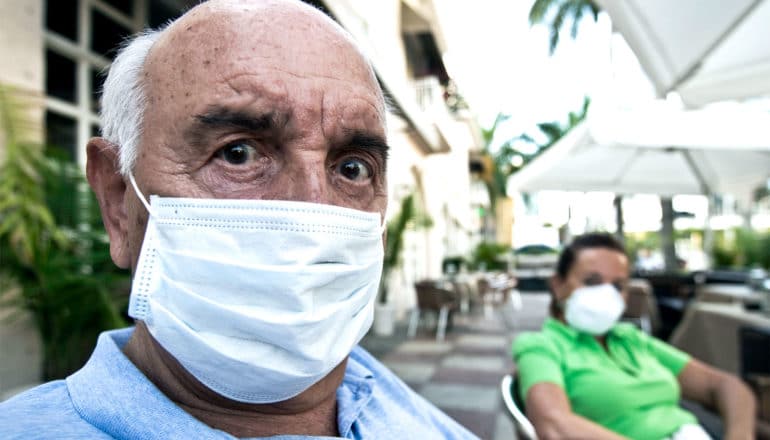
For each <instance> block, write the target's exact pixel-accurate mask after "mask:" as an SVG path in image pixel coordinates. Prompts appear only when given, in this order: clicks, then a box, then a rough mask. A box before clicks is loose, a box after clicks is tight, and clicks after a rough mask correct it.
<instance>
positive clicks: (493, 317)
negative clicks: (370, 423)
mask: <svg viewBox="0 0 770 440" xmlns="http://www.w3.org/2000/svg"><path fill="white" fill-rule="evenodd" d="M522 300H523V301H522V307H521V308H520V309H518V310H516V309H515V307H514V306H513V304H512V303H511V302H508V303H505V304H500V305H498V306H496V307H493V308H490V307H489V306H487V309H486V310H485V309H484V307H482V306H481V305H478V306H477V307H472V308H471V311H470V312H469V313H468V314H465V315H463V314H460V313H458V314H457V315H456V316H455V317H454V325H453V326H452V327H451V329H450V330H449V331H447V337H446V340H445V341H444V342H442V343H439V342H436V339H435V330H434V329H435V320H434V321H433V323H432V325H431V322H430V320H422V323H421V326H420V329H419V331H418V333H417V336H416V337H415V338H414V339H408V338H407V337H406V324H405V323H402V325H400V326H398V327H397V328H396V333H395V334H394V335H393V336H392V337H388V338H382V337H377V336H375V335H373V334H369V335H367V336H366V337H365V338H364V340H363V341H362V345H363V346H364V347H366V348H367V349H368V350H369V351H370V352H371V353H372V354H373V355H374V356H376V357H377V358H378V359H380V360H381V361H383V362H384V363H385V364H386V365H387V366H389V367H390V368H391V369H392V370H393V372H395V373H396V374H397V375H398V376H399V377H400V378H401V379H403V380H404V381H405V382H406V383H407V384H409V385H410V386H411V387H412V388H413V389H414V390H415V391H417V392H418V393H420V394H421V395H422V396H423V397H425V398H426V399H428V400H429V401H431V402H433V403H434V404H435V405H436V406H438V407H439V408H441V409H442V410H443V411H444V412H446V413H447V414H449V415H450V416H451V417H453V418H454V419H455V420H457V421H458V422H459V423H461V424H462V425H464V426H465V427H467V428H468V429H470V430H471V431H473V432H474V433H476V435H478V436H479V437H481V438H482V439H489V440H503V439H514V438H515V434H514V429H513V424H512V422H511V421H510V418H509V417H508V415H507V413H506V411H505V407H504V405H503V402H502V399H501V396H500V392H499V386H500V379H501V378H502V377H503V375H504V374H506V373H508V372H510V371H511V370H512V367H513V362H512V360H511V355H510V347H511V342H512V341H513V338H514V337H515V335H516V334H517V333H518V332H520V331H525V330H536V329H539V328H540V326H541V324H542V322H543V319H544V318H545V316H546V314H547V307H548V294H547V293H530V292H527V293H522Z"/></svg>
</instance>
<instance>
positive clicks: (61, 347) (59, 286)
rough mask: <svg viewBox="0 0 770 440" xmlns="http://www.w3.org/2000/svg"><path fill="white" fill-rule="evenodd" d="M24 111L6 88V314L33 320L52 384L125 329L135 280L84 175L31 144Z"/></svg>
mask: <svg viewBox="0 0 770 440" xmlns="http://www.w3.org/2000/svg"><path fill="white" fill-rule="evenodd" d="M25 114H26V108H25V106H24V105H23V103H22V102H20V101H17V100H14V99H13V98H12V95H11V92H10V90H9V89H7V88H5V87H4V86H2V85H1V84H0V141H2V142H3V144H4V157H3V158H2V160H0V256H2V257H1V258H0V259H1V260H2V264H0V311H2V312H3V315H8V316H9V317H10V319H11V320H13V319H16V318H17V317H18V316H21V315H23V314H25V313H26V314H29V315H31V317H32V319H33V322H34V324H35V326H36V328H37V332H38V334H39V336H40V339H41V341H42V348H43V368H42V370H43V373H42V374H43V377H42V378H41V379H43V380H51V379H58V378H62V377H65V376H67V375H68V374H70V373H72V372H73V371H75V370H76V369H77V368H79V367H80V366H81V365H82V364H83V363H84V362H85V360H86V359H87V358H88V356H89V354H90V352H91V350H92V348H93V346H94V344H95V342H96V338H97V335H98V334H99V333H100V332H101V331H103V330H107V329H111V328H116V327H123V326H125V325H127V320H126V319H125V317H124V316H123V315H122V313H121V312H122V311H123V310H125V309H126V305H127V303H128V288H129V279H130V278H129V273H128V272H127V271H125V270H120V269H118V268H116V267H115V265H114V264H113V263H112V261H111V259H110V254H109V243H108V240H107V233H106V232H105V230H104V227H103V225H102V222H101V217H100V214H99V210H98V206H97V203H96V199H95V197H94V196H93V194H92V193H91V192H90V190H88V189H87V188H88V186H87V184H86V181H85V177H84V176H83V174H82V171H81V170H80V168H79V167H78V166H77V164H75V163H73V162H71V161H70V160H69V159H66V158H64V157H62V156H59V157H58V158H57V156H56V155H55V153H54V151H53V149H50V148H49V149H46V148H45V147H43V146H41V145H36V144H33V143H29V142H25V141H24V139H25V138H26V137H29V136H25V134H26V133H24V132H25V131H26V130H30V124H29V121H27V120H25V118H24V115H25ZM45 150H48V151H46V152H44V151H45ZM4 324H5V322H4ZM11 324H12V323H11Z"/></svg>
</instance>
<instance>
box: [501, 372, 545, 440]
mask: <svg viewBox="0 0 770 440" xmlns="http://www.w3.org/2000/svg"><path fill="white" fill-rule="evenodd" d="M500 393H501V394H502V396H503V402H505V407H506V408H507V409H508V413H509V414H510V415H511V418H513V423H514V424H515V425H516V430H517V431H518V433H519V434H520V435H521V436H522V437H523V438H525V439H528V440H537V434H536V433H535V427H534V426H532V422H530V421H529V419H527V416H526V415H524V405H523V404H522V401H521V399H520V398H519V393H518V385H517V382H516V377H515V376H514V375H511V374H506V375H505V376H503V379H502V380H501V381H500Z"/></svg>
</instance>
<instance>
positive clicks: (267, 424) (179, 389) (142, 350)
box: [123, 321, 347, 437]
mask: <svg viewBox="0 0 770 440" xmlns="http://www.w3.org/2000/svg"><path fill="white" fill-rule="evenodd" d="M123 352H124V353H125V355H126V356H127V357H128V358H129V359H130V360H131V362H133V363H134V365H136V366H137V368H139V370H140V371H142V372H143V373H144V374H145V376H147V378H148V379H150V381H152V383H154V384H155V386H157V387H158V389H160V391H161V392H163V393H164V394H165V395H166V396H167V397H168V398H169V399H171V400H173V401H174V402H176V403H177V404H178V405H179V406H180V407H181V408H182V409H184V410H185V411H187V412H188V413H190V414H191V415H192V416H193V417H195V418H197V419H198V420H200V421H201V422H203V423H205V424H207V425H209V426H211V427H212V428H215V429H220V430H222V431H225V432H227V433H229V434H231V435H234V436H236V437H267V436H271V435H279V434H294V435H316V436H337V435H339V434H338V429H337V398H336V391H337V387H339V385H340V383H341V382H342V379H343V377H344V374H345V366H346V364H347V359H346V360H344V361H342V362H341V363H340V364H339V365H338V366H337V367H335V368H334V369H333V370H332V371H331V373H329V374H328V375H327V376H326V377H324V378H323V379H321V380H320V381H319V382H317V383H316V384H314V385H312V386H311V387H310V388H308V389H307V390H305V391H303V392H302V393H300V394H299V395H297V396H295V397H293V398H291V399H289V400H285V401H283V402H276V403H269V404H249V403H242V402H236V401H234V400H231V399H228V398H226V397H223V396H221V395H219V394H217V393H215V392H214V391H212V390H210V389H209V388H207V387H206V386H205V385H203V384H202V383H200V381H198V380H197V379H195V377H193V376H192V375H191V374H190V373H189V372H187V370H185V369H184V368H183V367H182V366H181V364H179V362H178V361H177V360H176V359H174V357H173V356H171V355H170V354H169V353H168V352H167V351H166V350H165V349H163V347H161V346H160V344H158V342H157V341H156V340H155V339H154V338H153V337H152V335H151V334H150V332H149V331H148V330H147V327H146V326H145V325H144V323H143V322H141V321H139V322H137V325H136V330H135V331H134V334H133V335H132V336H131V339H129V341H128V343H127V344H126V345H125V347H123Z"/></svg>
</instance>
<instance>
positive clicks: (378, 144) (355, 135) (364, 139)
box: [347, 131, 390, 160]
mask: <svg viewBox="0 0 770 440" xmlns="http://www.w3.org/2000/svg"><path fill="white" fill-rule="evenodd" d="M347 144H348V145H350V146H351V147H359V148H364V149H367V150H372V151H373V152H374V153H376V154H378V155H379V156H381V157H382V159H383V160H387V159H388V152H389V151H390V147H389V146H388V144H387V142H385V139H383V138H381V137H379V136H373V135H370V134H366V133H361V132H359V131H353V132H351V133H350V138H349V140H348V142H347Z"/></svg>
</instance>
